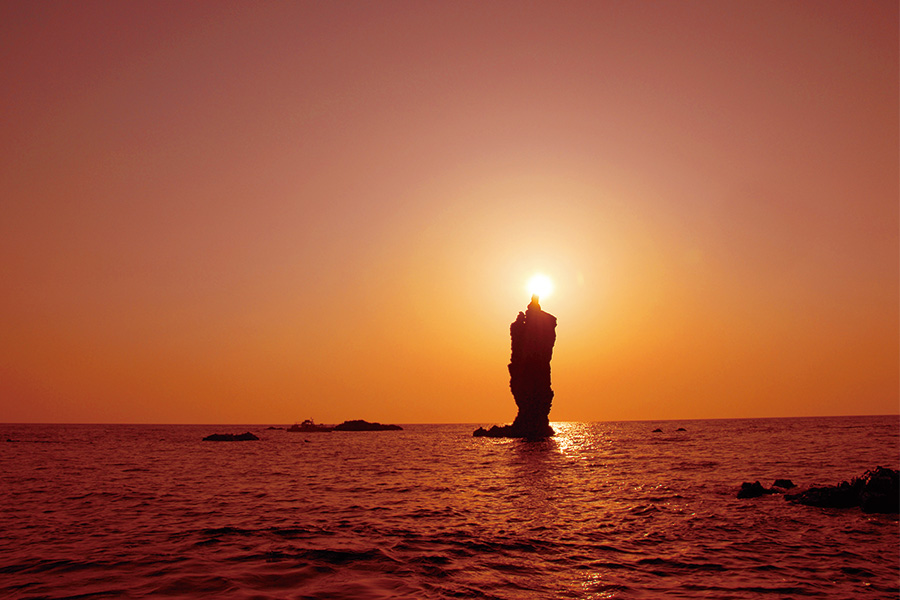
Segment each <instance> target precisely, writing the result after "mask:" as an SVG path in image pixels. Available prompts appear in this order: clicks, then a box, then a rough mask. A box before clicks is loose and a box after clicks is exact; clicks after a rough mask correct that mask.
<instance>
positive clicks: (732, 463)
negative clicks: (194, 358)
mask: <svg viewBox="0 0 900 600" xmlns="http://www.w3.org/2000/svg"><path fill="white" fill-rule="evenodd" d="M554 427H555V428H556V429H557V431H558V432H559V434H558V435H557V436H556V437H555V438H553V439H550V440H547V441H543V442H526V441H520V440H495V439H488V438H472V437H471V432H472V430H473V429H474V428H475V425H410V426H406V427H405V430H404V431H400V432H332V433H307V434H302V433H288V432H285V431H270V430H266V429H265V428H264V427H261V426H227V427H223V426H129V425H0V439H3V440H6V439H10V440H14V441H13V442H6V443H2V445H0V478H2V481H0V483H2V488H0V489H2V491H0V498H2V500H0V503H2V508H3V510H2V512H0V527H2V531H3V532H4V535H3V536H2V539H0V574H2V577H0V596H2V597H9V598H76V597H77V598H105V597H115V598H177V597H180V598H194V597H198V596H206V597H217V598H248V599H249V598H467V597H470V598H504V599H517V598H522V599H533V598H659V597H666V598H723V599H724V598H758V597H761V596H762V597H766V596H768V597H773V598H782V597H787V598H802V597H815V598H855V597H861V598H897V596H898V588H900V558H898V548H900V529H898V519H897V516H896V515H867V514H864V513H862V512H861V511H859V510H858V509H848V510H838V509H818V508H810V507H804V506H796V505H792V504H790V503H788V502H785V501H784V500H783V498H782V497H780V496H766V497H763V498H757V499H752V500H738V499H737V498H736V497H735V494H736V492H737V489H738V488H739V487H740V484H741V482H743V481H755V480H757V479H758V480H760V481H761V482H762V483H763V484H764V485H766V486H768V485H771V483H772V481H773V480H774V479H776V478H788V479H792V480H793V481H794V482H795V483H798V484H811V483H823V484H829V483H837V482H838V481H840V480H843V479H849V478H851V477H854V476H859V475H861V474H862V473H863V472H864V471H865V470H866V469H870V468H873V467H875V466H876V465H883V466H889V467H892V468H895V469H896V468H900V464H898V463H900V458H898V457H900V421H898V417H896V416H894V417H852V418H847V417H844V418H821V419H749V420H709V421H679V422H675V421H670V422H627V423H590V424H586V423H556V424H554ZM657 427H660V428H662V429H663V430H664V431H663V433H653V429H655V428H657ZM678 427H683V428H685V429H686V431H683V432H677V431H675V430H676V428H678ZM246 430H249V431H253V432H254V433H256V434H257V435H259V436H260V438H262V439H261V440H260V441H258V442H235V443H213V442H203V441H201V438H202V437H203V436H205V435H208V434H210V433H214V432H223V433H224V432H231V433H241V432H243V431H246Z"/></svg>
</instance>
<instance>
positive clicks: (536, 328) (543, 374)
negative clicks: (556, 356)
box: [473, 295, 556, 439]
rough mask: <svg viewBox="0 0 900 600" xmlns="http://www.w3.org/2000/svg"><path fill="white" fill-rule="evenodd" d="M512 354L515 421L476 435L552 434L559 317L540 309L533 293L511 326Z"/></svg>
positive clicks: (510, 369)
mask: <svg viewBox="0 0 900 600" xmlns="http://www.w3.org/2000/svg"><path fill="white" fill-rule="evenodd" d="M509 335H510V338H511V340H512V354H511V357H510V361H509V389H510V391H511V392H512V395H513V398H514V399H515V401H516V406H517V407H518V409H519V412H518V414H517V415H516V419H515V421H513V423H512V425H504V426H502V427H500V426H497V425H494V426H493V427H491V428H490V429H488V430H485V429H484V428H483V427H479V428H478V429H477V430H475V432H474V433H473V435H475V436H476V437H482V436H484V437H517V438H529V439H539V438H545V437H549V436H551V435H553V433H554V431H553V428H552V427H550V405H551V404H552V402H553V390H552V389H551V388H550V359H551V358H552V357H553V345H554V344H555V343H556V317H554V316H553V315H551V314H550V313H547V312H544V311H543V310H541V305H540V304H539V302H538V297H537V296H536V295H535V296H532V297H531V303H530V304H529V305H528V307H527V309H526V310H525V312H520V313H519V315H518V316H517V317H516V320H515V321H513V323H512V325H510V326H509Z"/></svg>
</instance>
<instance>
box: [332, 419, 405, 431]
mask: <svg viewBox="0 0 900 600" xmlns="http://www.w3.org/2000/svg"><path fill="white" fill-rule="evenodd" d="M334 430H335V431H402V430H403V428H402V427H400V426H399V425H382V424H381V423H369V422H368V421H363V420H362V419H356V420H354V421H344V422H343V423H341V424H340V425H335V426H334Z"/></svg>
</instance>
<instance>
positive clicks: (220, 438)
mask: <svg viewBox="0 0 900 600" xmlns="http://www.w3.org/2000/svg"><path fill="white" fill-rule="evenodd" d="M258 439H259V438H258V437H256V436H255V435H253V434H252V433H250V432H249V431H247V432H245V433H214V434H212V435H208V436H206V437H205V438H203V441H204V442H249V441H253V440H258Z"/></svg>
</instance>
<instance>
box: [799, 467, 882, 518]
mask: <svg viewBox="0 0 900 600" xmlns="http://www.w3.org/2000/svg"><path fill="white" fill-rule="evenodd" d="M785 499H787V500H790V501H791V502H794V503H797V504H803V505H806V506H821V507H824V508H850V507H854V506H858V507H860V508H861V509H862V510H863V512H867V513H897V512H900V473H898V472H897V471H895V470H894V469H887V468H885V467H875V468H874V469H872V470H871V471H866V472H865V473H864V474H863V476H862V477H854V478H853V479H851V480H850V481H842V482H841V483H839V484H837V485H828V486H824V487H811V488H808V489H806V490H803V491H802V492H800V493H798V494H787V495H785Z"/></svg>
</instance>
